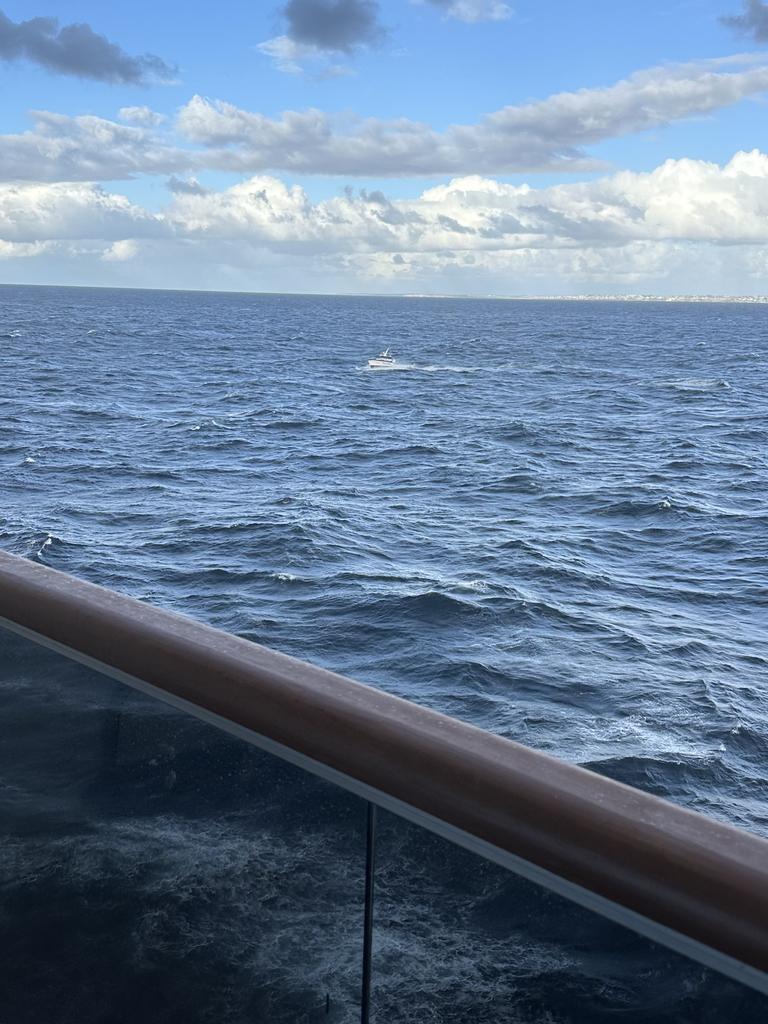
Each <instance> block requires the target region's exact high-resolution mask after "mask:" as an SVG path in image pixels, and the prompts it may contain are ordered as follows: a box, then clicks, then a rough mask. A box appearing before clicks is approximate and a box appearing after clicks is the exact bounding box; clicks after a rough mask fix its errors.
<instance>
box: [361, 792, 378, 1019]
mask: <svg viewBox="0 0 768 1024" xmlns="http://www.w3.org/2000/svg"><path fill="white" fill-rule="evenodd" d="M376 810H377V808H376V804H372V803H370V802H369V803H368V815H367V823H366V839H365V917H364V919H363V991H362V998H361V1000H360V1021H361V1024H369V1022H370V1019H371V968H372V964H373V900H374V895H375V892H374V881H375V871H376Z"/></svg>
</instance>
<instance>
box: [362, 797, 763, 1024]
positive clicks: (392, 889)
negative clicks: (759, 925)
mask: <svg viewBox="0 0 768 1024" xmlns="http://www.w3.org/2000/svg"><path fill="white" fill-rule="evenodd" d="M373 967H374V976H373V998H374V1003H373V1005H374V1007H375V1011H376V1012H375V1018H374V1019H375V1022H376V1024H398V1022H402V1024H406V1022H409V1024H411V1022H414V1021H419V1022H429V1024H470V1022H471V1024H609V1022H610V1024H615V1022H616V1021H621V1022H622V1024H723V1022H724V1021H735V1020H738V1021H739V1022H740V1024H764V1022H765V1021H766V1020H768V997H766V996H763V995H761V994H759V993H757V992H755V991H753V990H751V989H748V988H746V987H744V986H742V985H740V984H738V983H736V982H734V981H731V980H730V979H727V978H724V977H723V976H721V975H719V974H716V973H715V972H713V971H710V970H707V969H706V968H704V967H702V966H701V965H700V964H698V963H694V962H693V961H691V960H688V959H687V958H685V957H683V956H681V955H679V954H677V953H673V952H671V951H669V950H667V949H666V948H664V947H662V946H658V945H656V944H654V943H652V942H650V941H649V940H647V939H645V938H642V937H641V936H638V935H637V934H636V933H634V932H632V931H630V930H629V929H626V928H624V927H621V926H619V925H616V924H613V923H611V922H609V921H607V920H605V919H604V918H602V917H600V916H598V915H597V914H595V913H592V912H590V911H587V910H585V909H583V908H582V907H580V906H577V905H576V904H574V903H571V902H570V901H568V900H565V899H564V898H562V897H560V896H557V895H555V894H554V893H551V892H549V891H547V890H545V889H542V888H540V887H539V886H537V885H534V884H533V883H531V882H528V881H526V880H524V879H521V878H520V877H518V876H516V875H514V874H512V873H511V872H510V871H508V870H506V869H504V868H502V867H499V866H498V865H496V864H493V863H490V862H488V861H486V860H484V859H483V858H481V857H479V856H477V855H475V854H473V853H469V852H468V851H466V850H464V849H461V848H459V847H457V846H454V845H453V844H452V843H449V842H447V841H446V840H444V839H441V838H440V837H438V836H435V835H433V834H432V833H430V832H427V831H426V830H424V829H422V828H419V827H418V826H416V825H413V824H411V823H410V822H407V821H404V820H403V819H401V818H398V817H396V816H394V815H392V814H388V813H386V812H383V811H380V812H379V822H378V843H377V876H376V905H375V932H374V956H373Z"/></svg>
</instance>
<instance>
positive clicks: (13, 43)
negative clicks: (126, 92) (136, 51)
mask: <svg viewBox="0 0 768 1024" xmlns="http://www.w3.org/2000/svg"><path fill="white" fill-rule="evenodd" d="M0 60H4V61H15V60H28V61H31V62H32V63H33V64H37V65H39V66H40V67H43V68H45V69H46V70H48V71H54V72H57V73H58V74H62V75H74V76H76V77H78V78H92V79H95V80H97V81H100V82H119V83H125V84H129V85H145V84H147V83H149V82H156V81H161V82H163V81H168V80H169V79H172V78H173V77H174V75H175V73H176V69H175V68H173V67H171V66H170V65H169V64H166V63H165V61H163V60H161V59H160V57H155V56H154V55H153V54H144V55H143V56H140V57H131V56H130V55H129V54H127V53H125V51H124V50H121V49H120V47H119V46H117V45H116V44H115V43H111V42H110V41H109V40H108V39H106V38H105V37H104V36H100V35H98V34H97V33H96V32H94V31H93V29H92V28H91V27H90V26H89V25H86V24H83V23H79V24H74V25H64V26H63V27H62V28H60V27H59V22H58V21H57V19H56V18H31V19H30V20H29V21H19V22H14V21H11V19H10V18H8V17H7V16H6V15H5V14H4V13H3V12H2V11H0Z"/></svg>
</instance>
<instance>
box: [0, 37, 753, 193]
mask: <svg viewBox="0 0 768 1024" xmlns="http://www.w3.org/2000/svg"><path fill="white" fill-rule="evenodd" d="M766 89H768V65H766V64H765V63H761V62H758V60H757V59H756V58H755V57H754V56H741V57H738V58H729V59H727V60H726V59H721V60H718V61H709V62H705V63H699V64H687V65H681V66H673V67H660V68H651V69H649V70H646V71H641V72H638V73H636V74H634V75H631V76H630V77H629V78H626V79H623V80H622V81H619V82H617V83H615V84H614V85H611V86H608V87H606V88H600V89H582V90H580V91H578V92H569V93H559V94H557V95H554V96H551V97H549V98H548V99H544V100H540V101H537V102H531V103H524V104H519V105H514V106H508V107H505V108H503V109H502V110H499V111H497V112H495V113H492V114H489V115H487V116H486V117H484V118H482V119H481V120H480V121H479V122H477V123H475V124H468V125H453V126H450V127H448V128H447V129H445V130H444V131H436V130H434V129H432V128H431V127H430V126H429V125H425V124H420V123H418V122H415V121H411V120H408V119H407V118H401V119H399V120H393V121H384V120H380V119H378V118H360V117H356V116H354V115H351V114H347V115H336V116H332V115H328V114H326V113H324V112H323V111H320V110H313V109H310V110H305V111H301V112H299V111H287V112H285V113H283V114H282V115H280V116H279V117H268V116H266V115H265V114H261V113H258V112H251V111H247V110H243V109H241V108H239V107H236V106H234V105H233V104H230V103H225V102H223V101H211V100H208V99H204V98H203V97H200V96H195V97H193V98H192V99H191V100H190V101H189V102H188V103H187V104H186V105H185V106H183V107H182V108H181V110H180V112H179V114H178V117H177V118H176V120H175V122H174V123H173V124H172V125H171V126H170V127H169V128H168V129H167V130H163V131H159V130H158V127H157V124H156V123H154V122H155V121H156V118H155V117H154V115H153V112H152V111H150V110H148V109H147V108H143V107H139V108H123V109H122V111H121V113H122V115H123V117H126V116H128V117H131V118H132V119H133V120H134V121H135V120H136V118H137V117H138V119H139V121H144V122H147V123H146V124H141V123H139V124H135V123H134V124H120V123H117V122H115V121H110V120H107V119H105V118H99V117H95V116H90V115H83V116H80V117H68V116H65V115H62V114H55V113H50V112H38V113H36V114H34V115H33V116H34V118H35V125H34V128H33V129H32V130H31V131H27V132H23V133H19V134H13V135H0V180H6V181H114V180H120V179H125V178H132V177H136V176H138V175H141V174H162V175H164V176H167V175H183V174H187V173H199V172H200V171H201V170H203V169H204V168H209V169H214V170H225V171H232V172H236V173H238V174H254V173H263V172H275V171H284V172H290V173H296V174H326V175H337V176H344V177H346V178H347V179H349V178H352V177H355V176H359V177H377V178H383V177H387V176H389V177H398V178H403V177H407V176H408V175H413V176H437V175H441V176H443V175H446V176H447V175H451V176H455V175H467V174H484V175H497V174H508V173H515V172H520V171H525V172H535V171H544V170H547V171H558V172H561V173H562V172H570V173H575V172H578V171H580V170H595V169H603V170H605V167H604V165H601V164H599V163H598V162H597V161H596V160H595V159H594V158H592V157H591V156H590V152H589V148H590V146H592V145H595V144H597V143H600V142H602V141H603V140H606V139H611V138H616V137H618V136H621V135H625V134H629V133H631V132H640V131H644V130H646V129H649V128H654V127H658V126H660V125H666V124H669V123H671V122H673V121H676V120H680V119H683V118H687V117H693V116H698V115H702V114H707V113H711V112H712V111H715V110H717V109H719V108H721V107H725V106H728V105H729V104H733V103H736V102H738V101H739V100H741V99H743V98H745V97H748V96H754V95H758V94H760V93H762V92H764V91H765V90H766ZM126 111H127V112H128V113H126ZM137 112H138V113H137ZM174 132H175V133H176V138H177V139H179V140H180V141H179V142H176V141H174V138H173V135H172V133H174Z"/></svg>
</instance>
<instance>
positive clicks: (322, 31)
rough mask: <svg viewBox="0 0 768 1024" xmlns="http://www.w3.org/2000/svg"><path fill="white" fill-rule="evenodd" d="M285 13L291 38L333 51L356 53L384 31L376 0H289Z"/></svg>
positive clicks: (379, 36) (303, 43) (319, 48)
mask: <svg viewBox="0 0 768 1024" xmlns="http://www.w3.org/2000/svg"><path fill="white" fill-rule="evenodd" d="M283 14H284V15H285V18H286V21H287V23H288V29H287V33H286V34H287V35H288V37H289V38H290V39H292V40H293V41H294V42H296V43H300V44H302V45H304V46H313V47H316V48H317V49H318V50H326V51H330V52H332V53H352V51H353V50H354V49H355V48H356V47H358V46H370V45H371V44H373V43H377V42H380V40H381V39H382V37H383V35H384V29H383V27H382V25H381V24H380V23H379V5H378V3H375V2H374V0H289V2H288V3H287V4H286V5H285V7H284V8H283Z"/></svg>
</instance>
